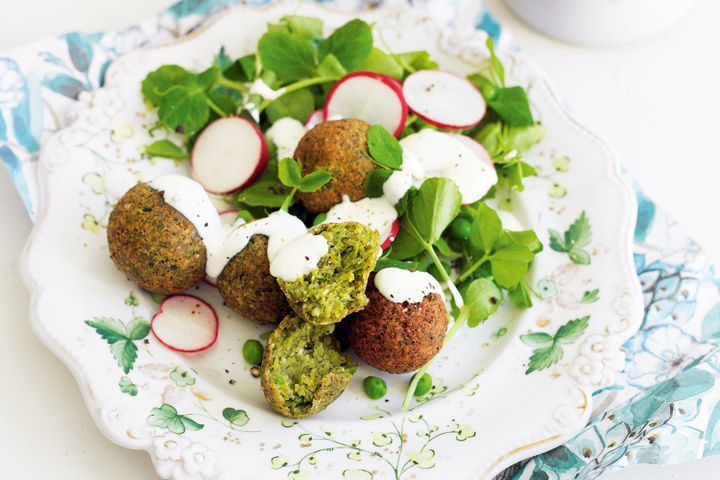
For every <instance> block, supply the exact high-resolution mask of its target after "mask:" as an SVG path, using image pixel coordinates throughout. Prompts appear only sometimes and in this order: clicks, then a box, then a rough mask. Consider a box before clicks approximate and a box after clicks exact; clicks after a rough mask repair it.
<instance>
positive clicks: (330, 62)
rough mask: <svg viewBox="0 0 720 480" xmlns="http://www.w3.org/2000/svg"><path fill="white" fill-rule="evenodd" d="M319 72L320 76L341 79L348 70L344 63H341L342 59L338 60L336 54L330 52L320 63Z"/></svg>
mask: <svg viewBox="0 0 720 480" xmlns="http://www.w3.org/2000/svg"><path fill="white" fill-rule="evenodd" d="M317 72H318V76H321V77H330V78H338V79H339V78H341V77H343V76H344V75H345V74H346V73H347V70H345V67H343V65H342V63H340V60H338V59H337V57H336V56H335V55H333V54H332V53H328V54H327V55H325V58H323V59H322V62H320V65H318V68H317Z"/></svg>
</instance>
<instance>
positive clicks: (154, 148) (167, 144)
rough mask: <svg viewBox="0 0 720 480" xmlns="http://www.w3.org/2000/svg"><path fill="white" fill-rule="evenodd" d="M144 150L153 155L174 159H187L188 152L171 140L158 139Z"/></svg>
mask: <svg viewBox="0 0 720 480" xmlns="http://www.w3.org/2000/svg"><path fill="white" fill-rule="evenodd" d="M143 152H144V153H145V154H146V155H150V156H152V157H162V158H171V159H173V160H187V158H188V153H187V151H186V150H185V149H184V148H181V147H178V146H177V145H175V144H174V143H173V142H171V141H170V140H157V141H154V142H153V143H151V144H150V145H147V146H146V147H145V148H144V149H143Z"/></svg>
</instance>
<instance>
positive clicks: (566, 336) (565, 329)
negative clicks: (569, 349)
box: [520, 315, 590, 375]
mask: <svg viewBox="0 0 720 480" xmlns="http://www.w3.org/2000/svg"><path fill="white" fill-rule="evenodd" d="M589 320H590V316H589V315H586V316H584V317H581V318H577V319H575V320H570V321H569V322H567V323H566V324H564V325H562V326H561V327H560V328H558V330H557V332H556V333H555V335H550V334H549V333H545V332H532V333H526V334H524V335H520V340H522V342H523V343H524V344H525V345H528V346H530V347H533V351H532V355H530V361H529V362H528V368H527V370H526V371H525V375H528V374H530V373H532V372H535V371H539V370H545V369H546V368H550V367H552V366H553V365H555V364H556V363H558V362H559V361H560V360H562V358H563V353H564V352H563V345H570V344H571V343H574V342H575V341H577V339H578V338H580V337H581V336H582V334H583V333H585V330H586V329H587V326H588V321H589Z"/></svg>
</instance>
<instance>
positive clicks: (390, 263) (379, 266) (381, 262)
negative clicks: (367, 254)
mask: <svg viewBox="0 0 720 480" xmlns="http://www.w3.org/2000/svg"><path fill="white" fill-rule="evenodd" d="M418 266H419V264H418V262H403V261H401V260H393V259H392V258H378V259H377V262H375V271H376V272H379V271H380V270H383V269H385V268H401V269H403V270H417V269H418Z"/></svg>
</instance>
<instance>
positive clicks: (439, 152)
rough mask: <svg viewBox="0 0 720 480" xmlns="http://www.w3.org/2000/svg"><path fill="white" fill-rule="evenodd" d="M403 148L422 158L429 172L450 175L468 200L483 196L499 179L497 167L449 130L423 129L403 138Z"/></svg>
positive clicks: (433, 174)
mask: <svg viewBox="0 0 720 480" xmlns="http://www.w3.org/2000/svg"><path fill="white" fill-rule="evenodd" d="M400 145H401V146H402V148H403V151H408V152H409V153H411V154H412V155H414V156H415V157H417V159H418V160H419V161H420V164H421V165H422V167H423V169H424V171H425V176H426V177H427V178H430V177H447V178H449V179H451V180H453V181H454V182H455V184H457V186H458V188H459V189H460V193H461V194H462V202H463V203H464V204H468V203H472V202H475V201H477V200H480V199H481V198H482V197H483V196H484V195H485V194H486V193H487V192H488V190H489V189H490V187H491V186H492V185H494V184H495V182H497V175H496V174H495V171H494V169H493V168H492V167H491V166H489V165H488V164H486V163H485V162H484V161H482V160H481V159H480V158H478V156H477V155H476V154H475V152H473V151H472V150H471V149H470V147H468V146H467V145H465V144H464V143H463V142H460V141H458V140H456V139H454V138H453V137H452V136H451V135H448V134H447V133H443V132H438V131H435V130H431V129H425V130H420V131H419V132H417V133H414V134H412V135H408V136H407V137H405V138H403V139H402V140H400Z"/></svg>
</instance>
